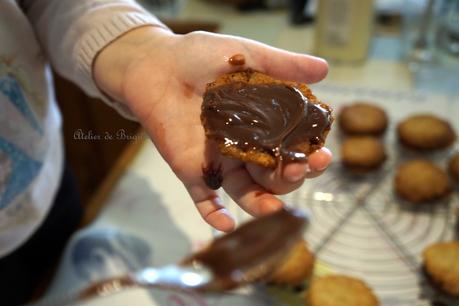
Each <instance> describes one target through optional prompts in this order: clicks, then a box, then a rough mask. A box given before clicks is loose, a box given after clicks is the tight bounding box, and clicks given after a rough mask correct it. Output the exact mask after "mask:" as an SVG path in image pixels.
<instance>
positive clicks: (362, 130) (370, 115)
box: [338, 102, 389, 135]
mask: <svg viewBox="0 0 459 306" xmlns="http://www.w3.org/2000/svg"><path fill="white" fill-rule="evenodd" d="M388 121H389V120H388V118H387V114H386V112H385V111H384V110H383V109H382V108H380V107H379V106H377V105H374V104H370V103H366V102H357V103H354V104H351V105H347V106H345V107H343V108H342V110H341V112H340V114H339V116H338V122H339V125H340V127H341V129H342V130H343V132H345V133H346V134H358V135H368V134H370V135H380V134H382V133H384V131H385V130H386V128H387V125H388Z"/></svg>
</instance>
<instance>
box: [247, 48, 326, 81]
mask: <svg viewBox="0 0 459 306" xmlns="http://www.w3.org/2000/svg"><path fill="white" fill-rule="evenodd" d="M249 42H250V43H248V44H247V45H246V48H247V49H248V50H249V53H250V54H249V56H250V58H251V59H252V60H253V63H255V65H256V66H257V67H255V69H259V70H261V71H263V72H265V73H266V74H268V75H271V76H273V77H275V78H279V79H283V80H296V81H299V82H304V83H316V82H319V81H320V80H322V79H323V78H325V76H326V75H327V73H328V64H327V62H326V61H325V60H324V59H322V58H319V57H315V56H311V55H306V54H300V53H294V52H289V51H286V50H281V49H278V48H274V47H271V46H268V45H265V44H262V43H259V42H254V41H249Z"/></svg>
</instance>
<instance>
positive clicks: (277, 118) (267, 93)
mask: <svg viewBox="0 0 459 306" xmlns="http://www.w3.org/2000/svg"><path fill="white" fill-rule="evenodd" d="M273 94H275V95H276V96H273ZM286 97H287V98H286ZM305 101H307V103H305ZM332 122H333V116H332V110H331V108H330V107H329V106H328V105H326V104H325V103H322V102H320V101H319V100H318V99H317V98H316V97H315V96H314V95H313V94H312V92H311V90H310V89H309V88H308V87H307V85H306V84H303V83H297V82H292V81H282V80H277V79H274V78H272V77H270V76H268V75H266V74H263V73H260V72H257V71H253V70H246V71H240V72H234V73H228V74H224V75H222V76H220V77H219V78H217V79H216V80H215V81H214V82H212V83H209V84H207V87H206V91H205V93H204V96H203V104H202V107H201V123H202V125H203V126H204V130H205V133H206V137H207V138H209V139H212V140H215V141H216V142H217V143H218V147H219V149H220V152H221V153H222V154H223V155H226V156H229V157H233V158H237V159H240V160H242V161H245V162H252V163H256V164H259V165H261V166H264V167H276V165H277V162H278V161H279V160H283V161H285V162H289V161H306V160H307V156H308V155H309V154H311V153H312V152H314V151H316V150H318V149H320V148H321V147H323V145H324V143H325V138H326V136H327V135H328V132H329V131H330V128H331V124H332Z"/></svg>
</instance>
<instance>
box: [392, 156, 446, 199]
mask: <svg viewBox="0 0 459 306" xmlns="http://www.w3.org/2000/svg"><path fill="white" fill-rule="evenodd" d="M395 190H396V192H397V194H398V195H399V196H400V197H402V198H404V199H406V200H408V201H410V202H413V203H421V202H427V201H430V200H436V199H439V198H442V197H444V196H446V195H447V194H448V193H449V192H450V191H451V184H450V181H449V178H448V175H446V173H444V172H443V171H442V170H441V169H440V168H439V167H437V166H436V165H435V164H433V163H432V162H430V161H427V160H423V159H416V160H411V161H408V162H406V163H404V164H402V165H401V166H399V167H398V169H397V173H396V174H395Z"/></svg>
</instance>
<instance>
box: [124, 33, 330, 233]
mask: <svg viewBox="0 0 459 306" xmlns="http://www.w3.org/2000/svg"><path fill="white" fill-rule="evenodd" d="M159 42H160V43H159ZM145 45H146V46H143V50H147V51H146V52H144V54H143V56H140V57H139V58H138V59H137V60H135V61H134V62H133V63H132V64H130V65H129V67H128V69H126V71H125V75H124V77H123V82H122V96H123V99H124V100H125V101H126V102H127V103H128V105H129V106H130V108H131V110H132V112H133V113H134V114H135V115H136V116H137V117H138V119H139V121H140V122H141V123H142V125H143V126H144V128H145V129H146V131H147V133H148V134H149V135H150V137H151V139H152V141H153V142H154V144H155V145H156V147H157V148H158V150H159V152H160V153H161V155H162V156H163V158H164V159H165V160H166V161H167V163H168V164H169V165H170V167H171V168H172V170H173V171H174V173H175V174H176V175H177V176H178V178H179V179H180V180H181V181H182V182H183V184H184V185H185V187H186V189H187V190H188V192H189V194H190V196H191V198H192V199H193V201H194V203H195V205H196V207H197V209H198V211H199V212H200V214H201V215H202V217H203V218H204V219H205V220H206V221H207V222H208V223H209V224H210V225H212V226H214V227H215V228H217V229H219V230H222V231H229V230H231V229H232V228H233V227H234V221H233V220H232V218H231V217H230V216H229V215H228V213H227V211H226V210H225V209H224V206H223V203H221V201H220V199H219V198H218V196H217V194H216V192H215V191H214V190H212V189H210V188H209V187H207V185H206V184H205V182H204V180H203V168H206V167H208V168H213V169H215V170H217V169H218V168H219V167H220V166H221V170H222V178H223V182H222V187H223V188H224V190H225V191H226V192H227V193H228V195H229V196H231V198H232V199H233V200H234V201H235V202H236V203H238V204H239V206H240V207H241V208H242V209H244V210H245V211H247V212H248V213H250V214H252V215H254V216H260V215H262V214H266V213H269V212H272V211H274V210H277V209H279V208H280V207H282V205H283V203H282V202H281V201H280V200H279V199H277V198H276V197H275V196H274V194H284V193H287V192H290V191H292V190H294V189H296V188H298V187H299V186H301V184H302V183H303V180H304V178H305V177H308V176H310V177H312V176H315V175H317V174H319V173H320V171H322V170H324V169H325V168H326V167H327V165H328V164H329V162H330V159H331V154H330V152H329V151H328V150H327V149H322V150H319V151H317V152H315V153H313V154H312V155H311V156H310V158H309V162H308V163H307V164H306V163H291V164H287V165H284V166H279V167H278V168H277V169H274V170H273V169H265V168H261V167H259V166H256V165H253V164H245V163H243V162H241V161H239V160H235V159H231V158H227V157H224V156H222V155H221V154H219V152H218V150H217V149H216V145H215V143H213V142H211V141H208V140H206V137H205V134H204V129H203V127H202V125H201V121H200V114H201V103H202V96H203V93H204V90H205V86H206V84H207V83H209V82H211V81H213V80H215V79H216V78H217V77H218V76H220V75H221V74H224V73H228V72H232V71H236V70H241V69H246V68H252V69H254V70H258V71H261V72H264V73H266V74H269V75H271V76H273V77H275V78H279V79H285V80H295V81H300V82H306V83H311V82H316V81H319V80H321V79H322V78H323V77H324V76H325V75H326V73H327V64H326V63H325V62H324V61H323V60H321V59H317V58H315V57H311V56H307V55H300V54H295V53H291V52H287V51H283V50H279V49H275V48H272V47H269V46H267V45H264V44H261V43H258V42H255V41H252V40H248V39H243V38H239V37H232V36H225V35H217V34H210V33H205V32H194V33H190V34H187V35H174V34H171V33H170V34H167V35H163V37H162V38H161V39H156V40H154V41H153V40H152V42H151V43H147V44H145ZM235 54H242V55H243V57H244V58H245V64H244V65H242V66H232V65H230V64H229V63H228V59H229V58H230V57H231V56H233V55H235ZM216 172H218V171H216Z"/></svg>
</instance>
